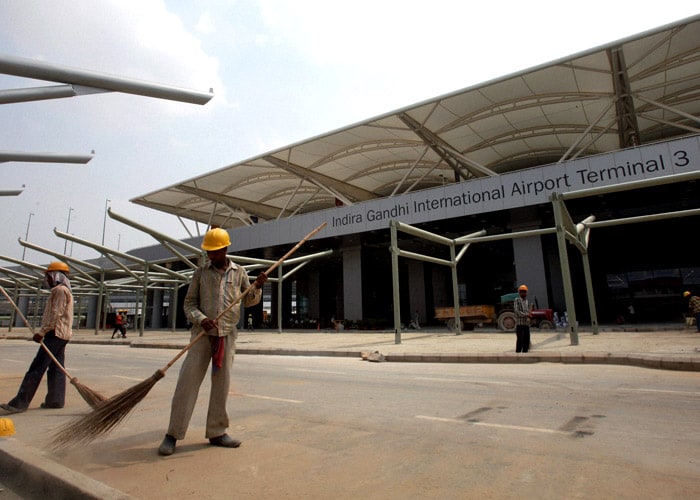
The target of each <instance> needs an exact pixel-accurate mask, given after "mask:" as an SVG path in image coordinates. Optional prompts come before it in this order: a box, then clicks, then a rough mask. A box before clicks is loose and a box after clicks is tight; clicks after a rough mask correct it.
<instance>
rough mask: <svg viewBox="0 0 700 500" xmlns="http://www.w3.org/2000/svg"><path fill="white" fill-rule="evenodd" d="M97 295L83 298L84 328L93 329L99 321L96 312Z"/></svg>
mask: <svg viewBox="0 0 700 500" xmlns="http://www.w3.org/2000/svg"><path fill="white" fill-rule="evenodd" d="M97 302H98V301H97V295H90V296H88V297H84V298H83V304H82V307H84V309H83V311H82V313H83V314H85V315H86V319H85V328H87V329H92V330H94V329H95V325H96V324H97V321H98V320H99V317H100V314H99V311H98V310H97Z"/></svg>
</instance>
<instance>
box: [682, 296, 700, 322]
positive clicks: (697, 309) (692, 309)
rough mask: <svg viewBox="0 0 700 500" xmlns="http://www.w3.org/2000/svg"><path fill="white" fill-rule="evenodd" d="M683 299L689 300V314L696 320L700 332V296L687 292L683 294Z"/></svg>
mask: <svg viewBox="0 0 700 500" xmlns="http://www.w3.org/2000/svg"><path fill="white" fill-rule="evenodd" d="M683 297H686V298H687V299H688V313H689V314H690V315H691V316H692V317H693V318H695V327H696V328H697V329H698V332H700V296H698V295H693V294H692V293H690V292H688V291H686V292H683Z"/></svg>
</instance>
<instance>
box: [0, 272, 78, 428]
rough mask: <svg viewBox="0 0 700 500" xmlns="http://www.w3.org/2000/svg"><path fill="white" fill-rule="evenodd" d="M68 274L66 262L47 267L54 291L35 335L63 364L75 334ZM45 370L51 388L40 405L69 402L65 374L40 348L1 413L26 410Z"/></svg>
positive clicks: (55, 404) (1, 407)
mask: <svg viewBox="0 0 700 500" xmlns="http://www.w3.org/2000/svg"><path fill="white" fill-rule="evenodd" d="M69 273H70V269H69V267H68V265H67V264H66V263H65V262H60V261H59V262H52V263H50V264H49V266H48V267H47V268H46V273H45V279H46V285H47V286H48V287H49V288H50V290H51V291H50V293H49V298H48V300H47V301H46V306H45V307H44V315H43V317H42V319H41V328H40V330H39V331H38V332H37V333H35V334H34V337H33V339H34V342H37V343H41V342H43V343H44V345H45V346H46V347H47V348H48V350H49V351H51V354H53V355H54V357H55V358H56V360H57V361H58V362H59V363H61V366H63V364H64V361H65V350H66V345H67V344H68V342H69V341H70V338H71V335H72V334H73V293H72V291H71V286H70V280H69V279H68V275H69ZM44 373H46V381H47V385H48V391H47V393H46V397H45V398H44V402H43V403H41V408H63V406H64V404H65V401H66V376H65V374H64V373H63V371H62V370H61V369H60V368H58V366H56V363H54V361H53V360H52V359H51V357H50V356H49V355H48V353H47V352H46V351H45V350H44V349H43V348H42V347H39V351H38V352H37V353H36V356H35V357H34V360H33V361H32V363H31V364H30V365H29V369H28V370H27V373H26V374H25V375H24V379H23V380H22V383H21V384H20V386H19V390H18V391H17V395H16V396H15V397H14V398H12V399H11V400H10V402H9V403H7V404H0V414H2V413H4V414H5V415H10V414H13V413H21V412H24V411H26V410H27V408H29V403H31V402H32V399H33V398H34V395H35V394H36V391H37V389H38V388H39V384H41V379H42V378H43V377H44Z"/></svg>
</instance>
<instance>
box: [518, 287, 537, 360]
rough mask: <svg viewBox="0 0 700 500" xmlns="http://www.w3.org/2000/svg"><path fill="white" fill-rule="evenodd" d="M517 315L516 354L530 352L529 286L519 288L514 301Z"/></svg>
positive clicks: (530, 315) (530, 314)
mask: <svg viewBox="0 0 700 500" xmlns="http://www.w3.org/2000/svg"><path fill="white" fill-rule="evenodd" d="M513 312H514V313H515V335H516V339H517V340H516V341H515V352H527V351H529V350H530V318H531V317H532V312H530V303H529V301H528V300H527V286H525V285H520V286H519V287H518V296H517V297H516V298H515V301H513Z"/></svg>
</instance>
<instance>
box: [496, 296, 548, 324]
mask: <svg viewBox="0 0 700 500" xmlns="http://www.w3.org/2000/svg"><path fill="white" fill-rule="evenodd" d="M517 296H518V294H517V293H507V294H505V295H501V303H500V306H499V312H498V328H499V329H501V330H503V331H505V332H514V331H515V325H516V323H517V321H516V319H515V312H513V301H514V300H515V298H516V297H517ZM531 312H532V317H531V318H530V326H531V327H533V328H539V329H540V330H551V329H553V328H554V310H553V309H539V308H537V305H536V304H535V307H533V308H532V309H531Z"/></svg>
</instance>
